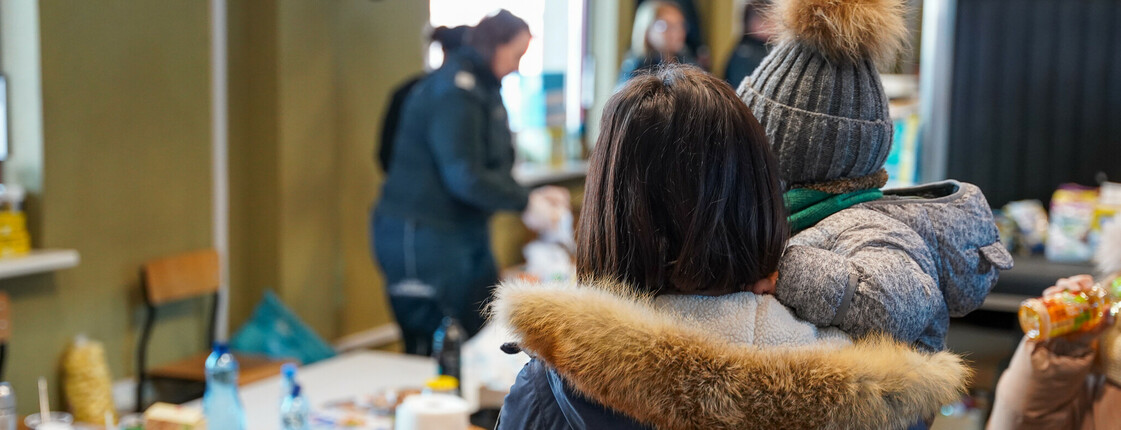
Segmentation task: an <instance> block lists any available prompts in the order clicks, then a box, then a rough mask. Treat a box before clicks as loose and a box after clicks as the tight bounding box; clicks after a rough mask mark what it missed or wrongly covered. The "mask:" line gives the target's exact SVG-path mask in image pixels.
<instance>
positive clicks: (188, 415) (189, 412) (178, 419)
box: [144, 403, 206, 430]
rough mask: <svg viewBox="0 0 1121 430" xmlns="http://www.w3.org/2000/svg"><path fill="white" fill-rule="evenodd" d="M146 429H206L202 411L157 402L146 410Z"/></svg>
mask: <svg viewBox="0 0 1121 430" xmlns="http://www.w3.org/2000/svg"><path fill="white" fill-rule="evenodd" d="M144 428H145V429H146V430H205V429H206V419H205V418H203V416H202V411H201V410H198V409H191V408H185V407H182V406H178V405H172V404H169V403H156V404H154V405H152V406H149V407H148V410H146V411H144Z"/></svg>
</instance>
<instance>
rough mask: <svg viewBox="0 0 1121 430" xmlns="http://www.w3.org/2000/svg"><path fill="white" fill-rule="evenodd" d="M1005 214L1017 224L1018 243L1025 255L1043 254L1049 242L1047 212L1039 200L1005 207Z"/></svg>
mask: <svg viewBox="0 0 1121 430" xmlns="http://www.w3.org/2000/svg"><path fill="white" fill-rule="evenodd" d="M1004 214H1005V215H1006V216H1007V217H1008V218H1011V219H1012V221H1013V222H1015V223H1016V242H1017V244H1018V245H1019V246H1020V251H1021V253H1023V254H1041V253H1043V244H1044V243H1046V241H1047V228H1048V227H1047V211H1046V210H1044V209H1043V203H1042V202H1040V201H1039V200H1020V201H1015V202H1010V203H1008V204H1007V205H1004Z"/></svg>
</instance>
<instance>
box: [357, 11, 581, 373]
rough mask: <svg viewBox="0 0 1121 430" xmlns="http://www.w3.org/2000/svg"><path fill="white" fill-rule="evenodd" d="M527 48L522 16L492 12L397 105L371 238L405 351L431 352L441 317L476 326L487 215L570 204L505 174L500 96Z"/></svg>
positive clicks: (531, 213) (483, 288) (509, 149)
mask: <svg viewBox="0 0 1121 430" xmlns="http://www.w3.org/2000/svg"><path fill="white" fill-rule="evenodd" d="M529 41H530V32H529V26H528V25H527V24H526V22H525V21H523V20H522V19H521V18H518V17H517V16H514V15H513V14H512V13H510V12H509V11H506V10H501V11H499V12H497V13H494V14H491V15H489V16H487V17H485V18H483V19H482V20H481V21H479V23H478V25H476V26H475V27H473V28H471V29H469V30H468V31H467V34H466V36H465V38H464V46H463V47H461V48H460V49H459V50H457V51H455V52H454V53H451V55H450V56H448V57H447V58H446V59H445V61H444V63H443V65H442V66H441V67H440V68H439V69H437V70H436V71H434V72H432V73H431V74H429V75H428V76H426V77H424V78H423V79H421V80H420V82H418V83H417V84H416V85H415V87H414V88H413V89H412V90H411V91H409V93H408V95H407V96H406V98H405V102H404V106H403V108H402V113H401V120H400V124H399V130H398V131H397V132H396V137H395V138H394V146H395V150H394V153H393V156H392V164H393V166H392V168H391V169H390V170H389V175H388V177H387V179H386V182H385V185H384V188H383V189H382V199H381V202H380V203H379V204H378V205H377V209H375V211H374V214H373V220H372V222H373V228H372V231H373V235H374V236H373V245H374V248H375V250H374V251H375V255H376V256H377V260H378V263H379V264H380V265H381V268H382V270H383V271H384V272H385V276H386V284H387V285H388V293H389V299H390V303H391V305H392V308H393V313H394V315H395V317H396V319H397V323H398V325H399V326H400V327H401V331H402V336H403V338H404V341H405V350H406V352H408V353H412V354H427V353H429V352H430V351H431V348H430V343H431V341H432V334H433V332H434V331H435V330H436V329H437V327H439V325H440V323H441V320H442V319H443V318H444V317H445V316H451V317H454V318H455V319H457V320H459V322H460V323H461V324H462V325H463V328H464V329H466V331H467V334H468V336H471V335H474V334H475V333H476V332H477V331H478V330H479V328H480V327H481V326H482V324H483V321H484V319H483V317H482V315H481V308H482V306H483V304H484V302H485V301H486V300H487V298H488V296H489V294H490V287H491V286H493V285H494V284H496V283H497V282H498V271H497V267H496V263H495V260H494V256H493V255H492V252H491V249H490V232H489V228H488V222H489V220H490V216H491V215H492V214H493V213H494V212H496V211H503V210H506V211H523V210H525V211H526V216H525V217H526V219H527V224H529V225H539V226H550V225H551V224H550V221H551V220H543V221H542V220H537V219H535V218H540V216H539V215H536V214H547V213H553V211H547V210H541V209H540V208H542V207H563V206H567V205H568V204H569V203H568V202H569V196H568V191H567V190H565V189H562V188H557V187H542V188H540V189H538V190H535V191H533V192H530V191H529V190H527V189H525V188H523V187H522V186H521V185H518V183H517V182H516V181H515V180H514V178H513V177H512V176H511V169H512V167H513V165H514V148H513V139H512V136H511V134H510V129H509V126H508V122H507V113H506V108H505V106H504V105H503V104H502V98H501V96H500V94H499V90H500V88H501V79H502V77H504V76H506V75H508V74H511V73H514V72H516V71H518V63H519V62H520V60H521V57H522V56H523V55H524V54H525V52H526V49H527V48H528V46H529ZM546 216H547V215H546Z"/></svg>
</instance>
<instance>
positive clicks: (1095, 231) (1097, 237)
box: [1089, 182, 1121, 253]
mask: <svg viewBox="0 0 1121 430" xmlns="http://www.w3.org/2000/svg"><path fill="white" fill-rule="evenodd" d="M1118 221H1121V183H1117V182H1104V183H1102V186H1101V188H1100V189H1099V193H1098V204H1097V205H1095V206H1094V213H1093V216H1092V219H1091V221H1090V240H1089V243H1090V249H1092V250H1095V253H1096V252H1097V250H1098V248H1099V247H1100V246H1101V243H1102V234H1103V232H1105V230H1106V228H1107V227H1109V226H1110V225H1111V224H1113V223H1117V222H1118Z"/></svg>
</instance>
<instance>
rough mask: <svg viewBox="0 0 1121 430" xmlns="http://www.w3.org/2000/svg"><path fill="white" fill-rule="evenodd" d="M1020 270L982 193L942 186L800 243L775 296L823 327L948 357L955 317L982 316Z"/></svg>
mask: <svg viewBox="0 0 1121 430" xmlns="http://www.w3.org/2000/svg"><path fill="white" fill-rule="evenodd" d="M1011 267H1012V256H1011V255H1009V253H1008V251H1006V250H1005V249H1004V246H1003V245H1002V244H1001V243H1000V238H999V235H998V234H997V229H996V225H995V224H994V223H993V215H992V211H991V209H990V208H989V204H988V201H986V200H985V196H984V195H983V194H982V193H981V190H980V189H979V188H977V186H975V185H972V184H968V183H962V182H957V181H943V182H936V183H932V184H927V185H922V186H918V187H913V188H901V189H895V190H884V198H883V199H880V200H876V201H873V202H868V203H862V204H859V205H856V206H853V207H851V208H848V209H845V210H842V211H840V212H837V213H836V214H833V215H831V216H829V217H828V218H826V219H824V220H822V221H821V222H819V223H817V224H816V225H814V226H813V227H810V228H808V229H806V230H804V231H802V232H800V233H798V234H796V235H795V236H794V237H793V238H791V240H790V242H789V243H788V244H787V247H786V251H785V253H784V255H783V258H782V260H781V262H780V264H779V280H778V285H777V287H776V296H777V298H778V299H779V301H780V302H782V303H783V304H785V305H786V306H788V307H790V308H792V309H793V310H794V311H795V313H796V314H797V315H798V316H799V317H800V318H802V319H804V320H807V321H810V322H812V323H814V324H817V325H819V326H836V327H839V328H840V329H841V330H844V331H845V332H847V333H848V334H850V335H852V336H857V337H859V336H863V335H865V334H867V333H869V332H874V331H881V332H886V333H889V334H891V335H893V336H895V337H896V338H897V339H899V340H901V341H904V342H912V343H914V344H915V346H917V347H919V348H921V349H924V350H927V351H940V350H942V349H945V338H946V330H947V329H948V327H949V324H950V317H951V316H953V317H958V316H963V315H965V314H967V313H969V312H971V311H973V310H975V309H977V308H978V307H980V306H981V303H982V302H984V300H985V296H986V295H988V293H989V290H990V289H991V288H992V287H993V285H995V284H996V280H997V276H998V274H999V271H1000V270H1007V269H1009V268H1011Z"/></svg>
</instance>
